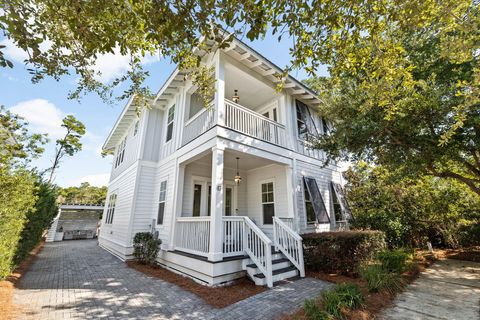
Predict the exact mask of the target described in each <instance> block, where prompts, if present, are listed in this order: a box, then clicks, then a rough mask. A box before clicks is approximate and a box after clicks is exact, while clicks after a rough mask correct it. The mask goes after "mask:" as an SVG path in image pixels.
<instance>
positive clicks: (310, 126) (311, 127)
mask: <svg viewBox="0 0 480 320" xmlns="http://www.w3.org/2000/svg"><path fill="white" fill-rule="evenodd" d="M295 102H296V104H297V108H298V110H299V111H300V114H301V115H302V120H303V122H305V125H306V126H307V130H308V134H310V135H314V136H318V135H319V133H318V130H317V126H316V125H315V121H314V120H313V117H312V114H311V113H310V110H309V109H308V106H307V105H306V104H305V103H303V102H301V101H299V100H295Z"/></svg>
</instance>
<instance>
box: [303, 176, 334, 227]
mask: <svg viewBox="0 0 480 320" xmlns="http://www.w3.org/2000/svg"><path fill="white" fill-rule="evenodd" d="M303 179H304V181H305V185H306V186H307V191H308V194H309V195H310V199H311V200H312V205H313V210H314V211H315V215H316V217H317V221H318V223H330V217H329V216H328V213H327V208H326V207H325V202H324V201H323V198H322V194H321V193H320V189H318V185H317V181H316V180H315V179H314V178H310V177H303Z"/></svg>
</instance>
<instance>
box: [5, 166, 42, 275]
mask: <svg viewBox="0 0 480 320" xmlns="http://www.w3.org/2000/svg"><path fill="white" fill-rule="evenodd" d="M36 201H37V197H36V196H35V179H34V177H32V175H31V174H30V173H29V172H28V171H25V170H18V171H10V170H8V169H7V168H6V167H5V166H2V165H1V164H0V279H3V278H5V277H6V276H8V275H9V274H10V272H11V271H12V269H13V268H14V267H15V263H14V257H15V254H16V251H17V245H18V241H20V236H21V232H22V230H23V227H24V225H25V223H26V217H27V214H28V212H31V211H32V210H33V208H34V205H35V202H36Z"/></svg>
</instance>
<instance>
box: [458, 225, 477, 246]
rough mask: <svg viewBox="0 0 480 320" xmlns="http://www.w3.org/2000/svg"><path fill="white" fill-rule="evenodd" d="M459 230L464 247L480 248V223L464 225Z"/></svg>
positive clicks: (461, 243)
mask: <svg viewBox="0 0 480 320" xmlns="http://www.w3.org/2000/svg"><path fill="white" fill-rule="evenodd" d="M459 229H460V230H459V238H460V239H459V242H460V245H461V246H462V247H472V246H480V223H472V224H469V225H463V226H461V227H460V228H459Z"/></svg>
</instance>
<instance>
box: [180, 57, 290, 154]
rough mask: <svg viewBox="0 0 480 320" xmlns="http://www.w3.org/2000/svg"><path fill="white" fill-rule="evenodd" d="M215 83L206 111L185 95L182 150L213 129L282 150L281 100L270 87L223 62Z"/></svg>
mask: <svg viewBox="0 0 480 320" xmlns="http://www.w3.org/2000/svg"><path fill="white" fill-rule="evenodd" d="M222 66H223V70H222V71H223V72H220V76H219V79H217V88H216V90H217V92H216V95H215V98H214V99H213V100H212V102H211V104H210V105H209V107H207V108H205V106H204V105H203V102H202V101H201V99H200V97H199V96H198V95H197V94H196V93H195V92H192V93H189V94H188V96H187V99H186V103H187V108H186V109H187V111H186V115H185V119H186V121H185V123H184V129H183V136H182V146H183V145H186V144H187V143H189V142H190V141H192V140H193V139H195V138H196V137H198V136H199V135H201V134H203V133H205V132H206V131H208V130H209V129H211V128H212V127H214V126H215V125H218V126H221V127H225V128H228V129H231V130H233V131H235V132H237V133H239V134H242V135H245V136H248V137H250V138H255V139H258V140H260V141H264V142H268V143H271V144H274V145H278V146H286V144H287V132H286V126H285V123H286V115H285V106H284V96H283V95H282V94H281V93H278V92H277V91H276V90H275V88H274V87H273V86H272V84H269V83H267V82H265V81H264V80H263V79H261V78H260V77H256V76H255V75H253V74H252V73H251V72H250V73H248V72H247V71H246V70H243V69H242V66H239V65H235V64H234V63H233V62H232V63H229V62H228V61H224V64H223V65H222Z"/></svg>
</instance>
